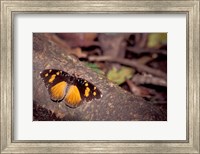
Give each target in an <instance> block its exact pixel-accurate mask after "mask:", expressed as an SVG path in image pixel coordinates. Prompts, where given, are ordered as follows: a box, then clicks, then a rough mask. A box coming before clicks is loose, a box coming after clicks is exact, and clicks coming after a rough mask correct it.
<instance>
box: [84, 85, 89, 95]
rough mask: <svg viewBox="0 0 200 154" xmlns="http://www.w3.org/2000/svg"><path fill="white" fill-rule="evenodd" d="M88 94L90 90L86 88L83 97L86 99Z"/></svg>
mask: <svg viewBox="0 0 200 154" xmlns="http://www.w3.org/2000/svg"><path fill="white" fill-rule="evenodd" d="M89 94H90V88H88V87H87V88H86V89H85V94H84V96H85V97H88V96H89Z"/></svg>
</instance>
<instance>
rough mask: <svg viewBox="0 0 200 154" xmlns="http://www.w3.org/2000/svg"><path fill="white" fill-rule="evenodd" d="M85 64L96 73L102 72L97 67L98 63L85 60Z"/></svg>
mask: <svg viewBox="0 0 200 154" xmlns="http://www.w3.org/2000/svg"><path fill="white" fill-rule="evenodd" d="M85 65H86V66H87V67H89V68H91V69H92V70H93V71H95V72H96V73H98V74H104V72H103V71H101V70H100V69H99V67H98V65H97V64H95V63H89V62H85Z"/></svg>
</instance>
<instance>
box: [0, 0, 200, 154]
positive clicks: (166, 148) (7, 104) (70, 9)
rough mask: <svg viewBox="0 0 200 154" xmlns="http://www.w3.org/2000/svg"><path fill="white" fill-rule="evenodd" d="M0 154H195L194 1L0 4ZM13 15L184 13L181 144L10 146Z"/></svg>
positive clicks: (87, 0) (12, 0) (13, 143)
mask: <svg viewBox="0 0 200 154" xmlns="http://www.w3.org/2000/svg"><path fill="white" fill-rule="evenodd" d="M0 2H1V52H0V54H1V66H0V68H1V69H0V71H1V74H0V79H1V85H0V92H1V93H0V94H1V95H0V98H1V153H47V152H48V153H200V148H199V145H200V142H199V141H200V139H199V132H200V129H199V128H200V127H199V100H200V99H199V93H200V91H199V70H200V69H199V66H200V65H199V58H200V57H199V53H200V51H199V41H200V40H199V28H200V27H199V14H200V11H199V10H200V9H199V4H200V1H199V0H184V1H179V0H169V1H165V0H162V1H156V0H144V1H142V0H141V1H137V0H126V1H120V0H113V1H109V0H108V1H103V0H102V1H99V0H94V1H92V0H83V1H72V0H71V1H70V0H65V1H60V0H49V1H46V0H41V1H35V0H24V1H22V0H18V1H17V0H0ZM16 13H22V14H23V13H148V14H149V13H158V14H161V13H171V14H178V13H184V14H186V15H187V89H186V90H187V119H186V121H187V130H186V131H187V140H186V141H15V140H14V139H13V129H14V128H13V117H12V115H13V102H14V100H13V67H12V65H13V56H14V54H13V49H12V48H13V39H14V34H13V26H14V25H13V18H14V15H15V14H16Z"/></svg>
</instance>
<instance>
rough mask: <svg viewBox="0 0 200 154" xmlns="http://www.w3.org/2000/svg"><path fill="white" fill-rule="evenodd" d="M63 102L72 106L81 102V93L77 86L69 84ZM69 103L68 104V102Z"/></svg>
mask: <svg viewBox="0 0 200 154" xmlns="http://www.w3.org/2000/svg"><path fill="white" fill-rule="evenodd" d="M65 102H66V104H67V105H69V106H71V107H74V106H77V105H79V104H80V102H81V95H80V92H79V90H78V88H77V86H74V85H72V86H70V88H69V90H68V92H67V95H66V97H65ZM68 103H69V104H68Z"/></svg>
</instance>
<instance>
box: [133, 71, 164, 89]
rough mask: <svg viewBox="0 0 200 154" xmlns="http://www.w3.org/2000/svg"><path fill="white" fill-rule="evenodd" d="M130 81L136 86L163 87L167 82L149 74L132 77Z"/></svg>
mask: <svg viewBox="0 0 200 154" xmlns="http://www.w3.org/2000/svg"><path fill="white" fill-rule="evenodd" d="M132 81H133V82H135V83H137V84H152V85H158V86H164V87H166V86H167V81H166V80H165V79H162V78H158V77H155V76H152V75H150V74H144V75H139V74H137V75H134V77H133V79H132Z"/></svg>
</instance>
